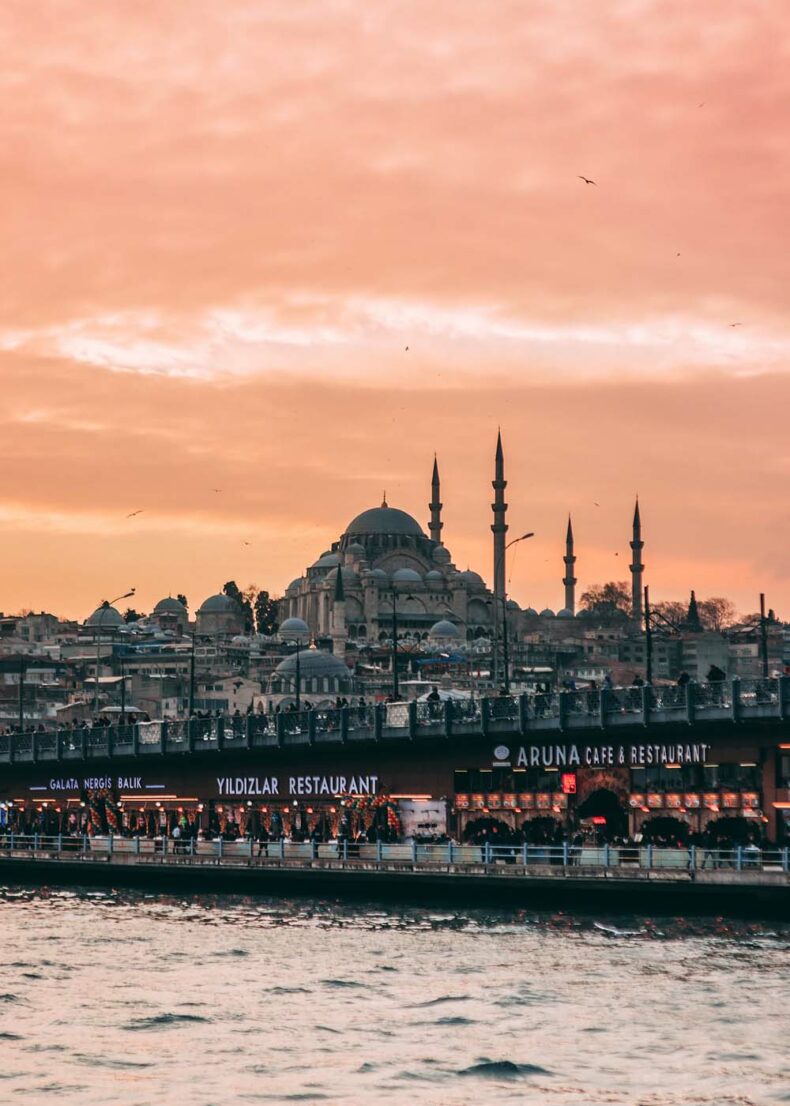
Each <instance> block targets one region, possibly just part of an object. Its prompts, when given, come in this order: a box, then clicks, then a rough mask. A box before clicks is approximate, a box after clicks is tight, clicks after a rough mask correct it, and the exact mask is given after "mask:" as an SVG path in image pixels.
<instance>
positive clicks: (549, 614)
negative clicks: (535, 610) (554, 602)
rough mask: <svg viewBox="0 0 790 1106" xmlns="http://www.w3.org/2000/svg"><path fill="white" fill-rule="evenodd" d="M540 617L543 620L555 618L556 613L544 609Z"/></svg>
mask: <svg viewBox="0 0 790 1106" xmlns="http://www.w3.org/2000/svg"><path fill="white" fill-rule="evenodd" d="M540 617H541V618H554V611H552V610H549V608H548V607H544V608H543V610H542V611H541V612H540Z"/></svg>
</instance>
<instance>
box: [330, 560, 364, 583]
mask: <svg viewBox="0 0 790 1106" xmlns="http://www.w3.org/2000/svg"><path fill="white" fill-rule="evenodd" d="M342 573H343V583H344V584H351V585H352V586H353V585H354V584H358V583H359V576H357V574H356V572H355V571H354V569H353V568H349V567H348V566H347V565H343V568H342ZM336 578H337V569H336V568H333V569H332V571H331V572H328V573H327V574H326V579H327V580H328V581H329V583H334V581H335V579H336Z"/></svg>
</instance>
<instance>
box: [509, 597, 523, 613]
mask: <svg viewBox="0 0 790 1106" xmlns="http://www.w3.org/2000/svg"><path fill="white" fill-rule="evenodd" d="M505 606H506V607H507V609H508V610H509V611H519V610H521V608H520V607H519V605H518V603H517V602H516V601H515V599H508V601H507V603H506V604H505Z"/></svg>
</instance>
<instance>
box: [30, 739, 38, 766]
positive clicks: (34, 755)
mask: <svg viewBox="0 0 790 1106" xmlns="http://www.w3.org/2000/svg"><path fill="white" fill-rule="evenodd" d="M36 737H37V735H36V734H35V733H32V734H31V735H30V758H31V760H32V761H33V763H34V764H38V742H37V740H36Z"/></svg>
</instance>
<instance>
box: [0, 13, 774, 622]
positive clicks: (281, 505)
mask: <svg viewBox="0 0 790 1106" xmlns="http://www.w3.org/2000/svg"><path fill="white" fill-rule="evenodd" d="M0 61H1V62H2V65H0V86H2V89H1V91H2V95H0V161H1V162H2V165H1V167H0V170H1V171H0V243H1V244H2V266H3V280H2V282H0V374H1V375H0V384H1V385H2V387H0V466H1V467H0V471H1V472H2V480H1V481H0V610H4V611H6V612H11V611H15V610H18V609H20V608H22V607H35V608H36V609H38V608H41V607H44V608H46V609H50V610H55V611H57V612H58V613H62V614H67V615H72V616H82V617H84V615H85V613H87V611H89V610H90V609H92V608H93V607H94V606H95V605H96V603H98V601H99V600H101V599H102V598H104V597H106V598H113V597H114V596H115V595H117V594H119V593H121V592H123V591H125V590H126V589H127V588H128V587H129V586H131V585H134V586H136V588H137V592H138V596H137V598H138V600H139V602H138V604H137V605H138V607H140V608H141V609H150V606H151V605H152V604H153V603H154V602H155V601H156V600H157V599H158V598H160V597H161V596H162V595H164V594H167V593H168V592H172V593H175V592H177V591H180V592H185V593H186V594H187V596H188V597H189V599H190V602H191V604H192V606H193V607H194V606H196V605H197V604H198V603H199V601H200V600H201V599H203V598H204V597H205V596H206V595H208V594H209V593H211V592H213V591H216V590H218V589H219V588H220V587H221V585H222V584H223V583H224V581H225V580H228V579H230V578H235V579H236V580H237V581H238V582H239V584H241V585H246V584H248V583H251V582H254V583H256V584H258V585H259V586H261V587H268V588H269V589H270V590H271V591H273V592H277V591H280V590H282V589H283V588H284V586H285V585H286V584H287V583H288V581H289V580H290V579H291V578H293V577H294V576H297V575H299V574H300V573H301V571H302V570H303V568H304V566H305V565H306V564H309V563H310V562H311V561H312V560H313V559H315V557H316V556H318V554H320V553H321V552H322V551H323V550H324V549H325V548H326V547H327V546H328V545H329V543H330V542H331V541H332V540H334V539H335V538H337V537H338V536H339V534H340V532H341V531H342V530H343V528H344V526H345V524H346V523H347V522H348V521H349V520H350V518H351V517H352V516H353V515H355V514H356V513H357V512H358V511H360V510H362V509H364V508H365V507H367V506H370V505H372V504H374V503H376V502H378V501H379V500H380V498H381V494H382V490H383V489H385V488H386V491H387V496H388V499H389V501H390V503H392V504H393V505H397V506H400V507H402V508H404V509H406V510H408V511H410V512H411V513H413V514H415V515H416V516H417V517H418V518H419V519H420V520H421V521H423V522H425V521H426V520H427V506H426V505H427V501H428V493H429V487H428V485H429V477H430V469H431V465H432V462H433V454H434V450H435V451H436V452H437V453H438V455H439V461H440V466H441V470H442V477H443V488H442V493H443V499H444V502H445V504H446V509H445V531H444V535H445V538H446V541H447V544H448V545H449V547H450V549H451V550H452V552H453V554H454V557H455V561H456V563H457V564H458V565H459V567H461V568H466V567H467V565H469V566H472V567H475V568H477V569H478V571H481V572H483V574H484V575H485V576H486V577H490V567H491V566H490V561H491V555H490V531H489V530H488V526H489V523H490V511H489V504H490V500H491V487H490V479H491V476H492V472H491V469H492V457H493V447H494V442H495V437H496V430H497V426H498V425H501V427H502V433H503V438H504V441H505V449H506V457H507V464H508V473H507V475H508V478H509V481H510V483H509V488H508V500H509V503H510V522H511V525H512V527H513V532H514V533H517V532H520V531H522V530H526V529H530V530H534V531H535V532H536V535H537V536H536V538H535V540H534V541H532V542H530V543H529V545H528V546H524V547H522V549H521V550H520V552H519V555H518V557H517V558H516V559H515V562H514V563H513V564H512V565H511V580H510V590H511V593H512V594H513V595H514V597H515V598H516V599H518V600H519V601H520V602H522V603H524V604H526V603H531V604H533V605H535V606H540V607H542V606H545V605H549V606H552V607H555V608H556V607H558V606H560V605H561V602H562V589H561V584H560V578H561V576H562V562H561V556H562V552H563V548H562V546H563V537H564V528H565V520H566V517H567V513H568V511H572V513H573V518H574V529H575V531H576V536H577V546H578V548H577V554H578V558H579V559H578V565H577V569H578V575H579V578H580V585H581V586H582V587H583V586H585V585H587V584H590V583H595V582H600V581H603V580H606V579H625V578H626V577H627V575H628V574H627V571H626V570H625V566H626V564H627V558H628V546H627V542H628V538H629V527H630V516H631V512H632V509H633V499H634V495H635V493H637V492H638V493H639V496H640V501H641V503H642V512H643V522H644V536H645V540H646V547H645V561H646V563H647V565H648V572H647V577H648V580H649V582H650V584H651V590H652V592H653V594H654V596H655V597H656V598H669V597H675V596H678V597H679V596H682V595H685V594H687V592H688V589H689V588H691V587H694V588H696V590H697V592H698V593H699V594H701V595H719V594H728V595H730V596H731V597H732V598H733V599H734V600H735V601H736V602H737V604H738V606H739V607H740V608H741V609H742V610H754V609H755V607H756V604H757V593H758V592H759V591H761V590H764V591H765V592H766V593H767V595H768V600H769V602H770V604H771V605H772V606H775V607H777V608H778V609H779V611H780V613H784V615H785V616H787V617H790V571H789V570H788V564H789V562H788V557H787V553H786V550H787V549H788V547H790V509H789V507H788V503H790V492H789V490H788V483H789V482H790V430H789V429H788V426H789V422H790V303H789V302H788V301H789V300H790V218H788V195H790V143H788V141H787V127H786V124H787V119H788V118H790V13H789V12H788V8H787V5H786V4H785V3H784V2H783V0H751V2H749V3H743V0H695V3H693V4H689V3H688V0H599V2H596V3H595V4H579V3H578V0H545V2H544V0H519V2H511V0H496V2H495V3H492V0H432V2H431V3H430V4H426V3H425V2H424V0H414V2H410V0H401V2H398V3H395V2H388V0H377V2H376V3H375V4H362V3H359V2H358V0H356V2H352V0H320V2H315V3H307V2H303V0H268V2H267V3H261V2H260V0H223V2H222V3H221V4H219V3H216V0H104V2H102V3H101V4H97V3H92V2H90V0H36V2H35V3H31V2H30V0H5V2H4V3H3V4H2V6H1V7H0ZM579 174H583V175H585V176H587V177H589V178H591V179H593V180H594V181H595V182H596V183H595V184H594V185H588V184H585V183H584V182H583V181H582V180H581V179H580V177H579ZM734 324H738V325H734ZM407 347H408V349H407ZM214 489H219V490H218V491H215V490H214ZM596 504H599V506H596ZM133 511H142V514H138V515H136V516H135V517H134V518H130V519H129V518H127V517H126V516H127V515H128V514H129V513H130V512H133ZM245 543H249V544H245Z"/></svg>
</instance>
